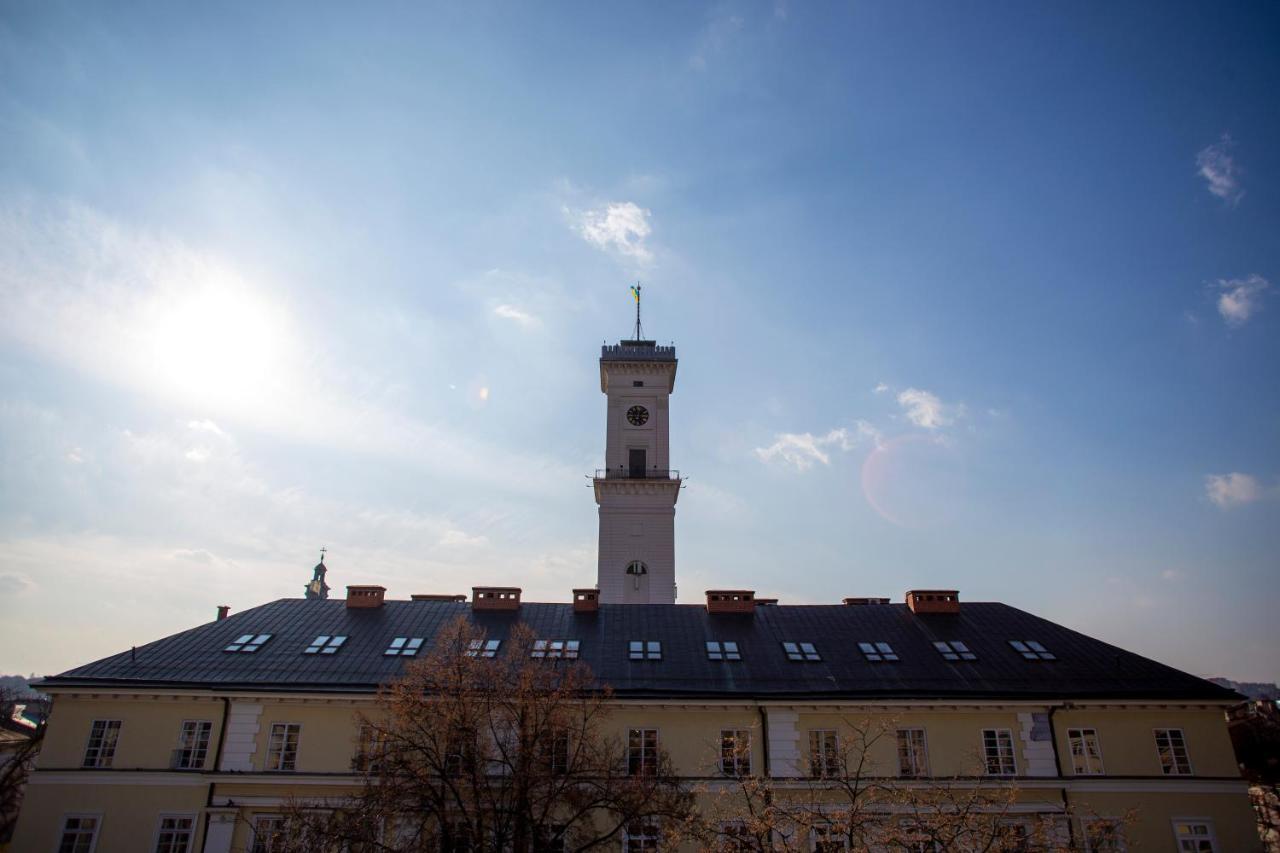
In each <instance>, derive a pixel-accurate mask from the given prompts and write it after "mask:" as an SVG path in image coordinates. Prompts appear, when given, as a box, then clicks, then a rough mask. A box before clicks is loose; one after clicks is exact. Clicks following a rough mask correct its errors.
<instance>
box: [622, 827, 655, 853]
mask: <svg viewBox="0 0 1280 853" xmlns="http://www.w3.org/2000/svg"><path fill="white" fill-rule="evenodd" d="M659 835H660V833H659V830H658V825H657V824H656V823H651V822H648V821H636V822H635V823H629V824H627V833H626V836H625V837H624V839H623V842H622V853H657V850H658V839H659Z"/></svg>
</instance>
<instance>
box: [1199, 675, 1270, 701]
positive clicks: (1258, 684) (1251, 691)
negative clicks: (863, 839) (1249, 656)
mask: <svg viewBox="0 0 1280 853" xmlns="http://www.w3.org/2000/svg"><path fill="white" fill-rule="evenodd" d="M1209 681H1212V682H1213V683H1214V684H1220V685H1222V686H1223V687H1227V688H1230V689H1231V690H1234V691H1236V692H1237V693H1243V694H1244V695H1245V696H1248V697H1249V698H1250V699H1280V686H1277V685H1275V684H1267V683H1266V682H1263V681H1232V680H1231V679H1230V678H1210V679H1209Z"/></svg>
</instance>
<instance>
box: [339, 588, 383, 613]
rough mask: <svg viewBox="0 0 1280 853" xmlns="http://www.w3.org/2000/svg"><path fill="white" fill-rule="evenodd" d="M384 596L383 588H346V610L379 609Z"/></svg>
mask: <svg viewBox="0 0 1280 853" xmlns="http://www.w3.org/2000/svg"><path fill="white" fill-rule="evenodd" d="M386 594H387V588H386V587H385V586H349V587H347V609H348V610H354V609H363V608H370V609H372V608H376V607H381V606H382V599H383V598H384V597H385V596H386Z"/></svg>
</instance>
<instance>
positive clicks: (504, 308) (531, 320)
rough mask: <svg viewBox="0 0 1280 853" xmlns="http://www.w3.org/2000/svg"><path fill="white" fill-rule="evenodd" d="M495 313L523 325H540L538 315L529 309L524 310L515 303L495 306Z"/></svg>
mask: <svg viewBox="0 0 1280 853" xmlns="http://www.w3.org/2000/svg"><path fill="white" fill-rule="evenodd" d="M493 313H494V315H495V316H497V317H501V318H502V319H504V320H514V321H515V322H517V323H519V324H520V325H521V326H526V327H528V326H536V325H538V318H537V317H535V316H533V315H532V314H530V313H529V312H527V311H522V310H521V309H519V308H517V307H516V306H514V305H506V304H503V305H497V306H495V307H494V309H493Z"/></svg>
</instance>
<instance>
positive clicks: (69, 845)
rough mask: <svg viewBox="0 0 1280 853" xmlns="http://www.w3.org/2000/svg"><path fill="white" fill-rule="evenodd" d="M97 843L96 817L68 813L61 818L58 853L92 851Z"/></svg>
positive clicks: (88, 852)
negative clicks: (60, 838) (60, 837)
mask: <svg viewBox="0 0 1280 853" xmlns="http://www.w3.org/2000/svg"><path fill="white" fill-rule="evenodd" d="M97 843H98V818H97V817H96V816H92V817H91V816H89V815H69V816H68V817H65V818H63V820H62V840H61V841H59V842H58V853H93V848H94V847H95V846H96V845H97Z"/></svg>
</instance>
